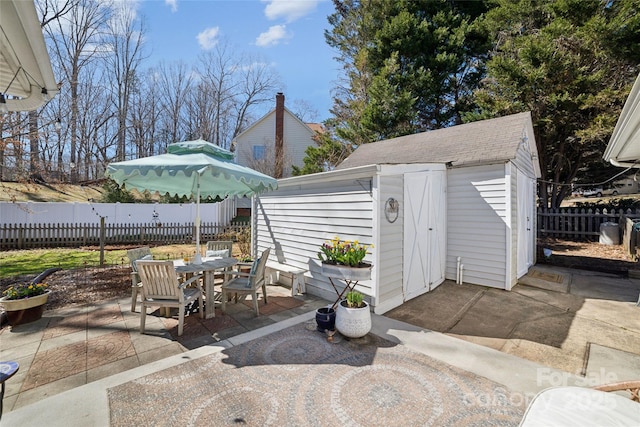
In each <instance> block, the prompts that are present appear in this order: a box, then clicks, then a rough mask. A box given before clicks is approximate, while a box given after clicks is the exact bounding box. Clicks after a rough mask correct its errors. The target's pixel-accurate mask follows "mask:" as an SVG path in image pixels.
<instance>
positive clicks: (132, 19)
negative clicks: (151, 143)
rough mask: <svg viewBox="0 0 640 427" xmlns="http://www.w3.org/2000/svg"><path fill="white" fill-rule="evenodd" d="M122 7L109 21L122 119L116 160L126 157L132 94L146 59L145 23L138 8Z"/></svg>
mask: <svg viewBox="0 0 640 427" xmlns="http://www.w3.org/2000/svg"><path fill="white" fill-rule="evenodd" d="M118 5H119V7H118V8H117V9H116V10H115V13H113V15H112V16H111V19H110V20H109V21H108V46H109V50H110V53H111V54H110V55H108V56H107V63H108V64H109V67H108V70H109V71H110V72H111V73H113V80H112V83H113V86H112V91H113V92H114V94H116V96H115V97H114V102H115V105H116V111H117V118H118V135H117V144H116V160H119V161H121V160H125V157H126V146H125V140H126V136H127V116H128V111H129V104H130V101H131V93H132V91H133V89H134V84H135V83H136V81H137V79H136V72H137V69H138V66H139V65H140V61H141V60H142V45H143V36H144V24H143V21H142V19H140V18H137V17H136V12H135V10H134V9H133V8H132V7H131V6H130V5H129V4H128V3H126V2H121V3H118Z"/></svg>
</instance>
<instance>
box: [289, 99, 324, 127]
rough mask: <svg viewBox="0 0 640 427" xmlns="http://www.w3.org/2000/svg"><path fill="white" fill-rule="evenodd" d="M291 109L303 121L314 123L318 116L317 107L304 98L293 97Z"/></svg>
mask: <svg viewBox="0 0 640 427" xmlns="http://www.w3.org/2000/svg"><path fill="white" fill-rule="evenodd" d="M292 104H293V106H292V107H291V111H292V112H293V114H295V115H296V117H297V118H299V119H300V120H302V121H303V122H305V123H315V122H316V121H317V120H318V117H319V116H320V113H319V112H318V109H317V108H315V107H314V106H313V105H311V104H310V103H309V102H308V101H305V100H304V99H294V100H293V103H292Z"/></svg>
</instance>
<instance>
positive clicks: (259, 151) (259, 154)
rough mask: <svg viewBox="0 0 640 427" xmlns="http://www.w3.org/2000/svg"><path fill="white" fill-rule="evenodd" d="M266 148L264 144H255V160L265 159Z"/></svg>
mask: <svg viewBox="0 0 640 427" xmlns="http://www.w3.org/2000/svg"><path fill="white" fill-rule="evenodd" d="M265 148H266V147H265V146H264V145H254V146H253V160H262V159H264V152H265Z"/></svg>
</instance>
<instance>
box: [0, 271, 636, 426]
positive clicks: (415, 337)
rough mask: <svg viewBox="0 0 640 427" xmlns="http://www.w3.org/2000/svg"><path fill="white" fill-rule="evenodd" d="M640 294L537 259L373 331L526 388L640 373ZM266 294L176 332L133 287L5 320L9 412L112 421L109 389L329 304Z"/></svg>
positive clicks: (440, 294) (628, 285)
mask: <svg viewBox="0 0 640 427" xmlns="http://www.w3.org/2000/svg"><path fill="white" fill-rule="evenodd" d="M639 293H640V281H639V280H637V279H629V278H624V277H620V276H614V275H610V274H604V273H594V272H586V271H580V270H569V269H558V268H548V267H535V268H534V269H533V270H532V271H531V273H530V275H529V276H527V277H526V278H524V279H523V280H522V283H521V284H520V285H518V286H516V287H515V288H514V290H513V291H512V292H505V291H501V290H496V289H489V288H484V287H478V286H473V285H464V284H463V285H456V284H455V283H452V282H445V283H443V284H442V285H441V286H440V287H438V288H437V289H436V290H434V291H433V292H430V293H428V294H425V295H422V296H420V297H418V298H416V299H414V300H411V301H409V302H408V303H406V304H404V305H403V306H402V307H399V308H397V309H395V310H392V311H391V312H389V313H387V314H386V315H385V316H375V315H374V316H373V324H374V328H373V330H372V333H374V334H375V335H377V336H379V337H382V338H385V339H387V340H389V341H392V342H396V343H399V344H401V345H402V346H405V347H406V348H408V349H410V350H412V351H416V352H420V353H422V354H424V355H426V356H429V357H431V358H433V359H436V360H438V361H442V362H444V363H447V364H448V365H451V366H454V367H457V368H460V369H463V370H465V371H468V372H471V373H474V374H477V375H480V376H482V377H484V378H487V379H489V380H491V381H495V382H496V383H498V384H501V385H504V386H505V387H507V388H508V389H510V390H512V392H514V393H519V394H520V395H521V396H522V397H523V398H524V399H530V398H531V397H532V396H533V395H535V393H536V392H537V391H539V390H542V389H544V388H547V387H549V386H557V385H571V384H576V385H581V386H592V385H596V384H601V383H607V382H613V381H621V380H626V379H637V378H640V317H639V316H638V310H640V307H636V305H635V303H636V301H637V298H638V294H639ZM268 294H269V296H270V297H271V295H274V297H273V298H272V299H270V302H269V304H267V305H266V306H265V305H261V306H260V307H261V310H262V313H261V316H260V317H258V318H256V317H255V316H253V313H252V312H251V310H250V309H249V307H248V306H247V305H245V304H238V305H232V306H231V307H234V308H235V309H236V310H237V312H236V313H231V312H230V313H229V315H228V316H221V315H218V313H216V314H217V315H216V318H215V319H210V320H208V321H198V320H197V318H196V317H194V316H189V317H188V318H187V319H188V320H187V323H186V325H185V333H184V335H183V337H180V339H177V338H176V337H175V336H173V335H172V333H171V331H172V329H175V323H177V321H176V320H175V319H162V318H159V317H155V316H152V315H149V319H148V325H149V334H145V335H140V334H139V332H138V330H137V328H138V324H139V323H138V322H139V319H138V316H139V314H137V313H131V312H130V311H129V307H130V305H129V303H130V300H128V299H127V298H123V299H122V300H120V301H114V302H112V303H108V304H104V305H100V306H96V307H84V308H82V309H80V310H78V311H75V312H73V311H71V310H67V311H65V312H51V313H49V312H47V313H45V315H46V316H47V318H46V319H43V321H41V322H36V323H33V324H31V325H24V326H23V327H21V328H20V329H19V328H15V330H10V329H9V328H4V329H3V330H2V331H1V332H0V359H1V360H17V361H19V362H20V364H21V368H20V371H19V372H18V374H17V375H16V376H14V377H13V378H11V379H10V380H9V381H7V392H6V395H5V399H4V404H5V408H4V415H3V417H2V423H3V425H8V426H11V425H21V426H23V425H42V424H45V423H46V424H48V425H65V426H71V425H78V426H79V425H109V423H110V421H109V402H108V398H107V391H108V389H110V388H112V387H115V386H117V385H120V384H124V383H126V382H129V381H131V380H132V379H135V378H141V377H144V376H146V375H148V374H150V373H154V372H162V371H163V370H164V369H166V368H169V367H171V366H176V365H179V364H182V363H185V362H187V361H189V360H194V359H197V358H200V357H205V356H208V355H211V354H212V353H215V352H220V351H222V350H223V349H225V348H230V347H233V346H237V345H240V344H243V343H247V342H250V341H251V340H254V339H256V338H259V337H263V336H265V335H268V334H271V333H273V332H275V331H279V330H282V329H284V328H287V327H290V326H292V325H295V324H299V323H303V322H311V323H312V322H313V317H314V314H313V312H314V310H315V308H317V307H320V306H323V305H326V304H327V302H326V301H321V300H318V299H315V298H312V297H309V296H300V295H299V296H298V297H296V298H292V297H291V296H290V290H289V289H286V288H281V287H278V286H275V287H271V288H269V290H268ZM70 319H75V320H70ZM152 325H153V326H152ZM74 328H79V330H78V329H74ZM432 331H434V332H432ZM78 355H79V358H78V357H77V356H78ZM74 357H76V358H75V359H74ZM49 370H50V371H51V373H49V372H47V371H49ZM62 372H67V374H66V376H64V375H61V374H62ZM56 378H57V379H56ZM62 407H64V408H65V411H64V412H63V413H61V412H60V410H59V409H60V408H62Z"/></svg>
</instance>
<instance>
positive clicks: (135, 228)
mask: <svg viewBox="0 0 640 427" xmlns="http://www.w3.org/2000/svg"><path fill="white" fill-rule="evenodd" d="M250 227H251V225H250V223H248V222H247V223H241V224H234V225H220V224H217V223H201V224H200V241H201V242H203V243H204V242H206V241H207V240H236V236H237V235H238V234H239V233H242V232H243V231H244V230H246V229H247V228H250ZM194 241H195V226H194V224H193V223H171V224H165V223H163V224H157V223H146V224H104V222H102V225H101V224H100V223H90V224H4V225H0V250H10V249H34V248H56V247H79V246H98V245H99V246H104V245H126V244H132V245H144V244H180V243H192V242H194Z"/></svg>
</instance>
